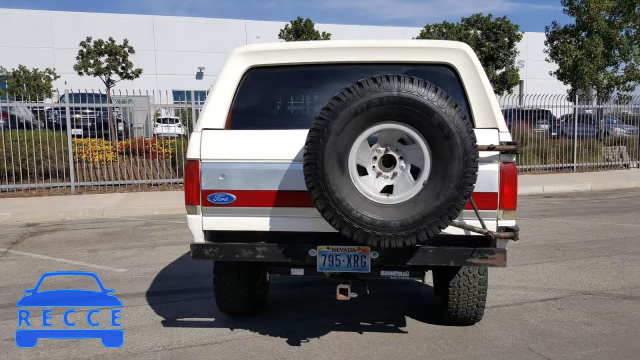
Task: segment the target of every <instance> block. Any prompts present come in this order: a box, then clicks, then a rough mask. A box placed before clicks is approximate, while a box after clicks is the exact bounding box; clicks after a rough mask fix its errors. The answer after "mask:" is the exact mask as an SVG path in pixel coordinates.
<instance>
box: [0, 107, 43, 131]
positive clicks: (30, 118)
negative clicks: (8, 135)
mask: <svg viewBox="0 0 640 360" xmlns="http://www.w3.org/2000/svg"><path fill="white" fill-rule="evenodd" d="M40 127H41V123H40V121H39V120H38V119H37V118H36V116H35V115H34V114H33V112H31V110H29V108H28V107H27V106H26V105H24V104H21V103H19V102H11V101H6V100H0V130H33V129H38V128H40Z"/></svg>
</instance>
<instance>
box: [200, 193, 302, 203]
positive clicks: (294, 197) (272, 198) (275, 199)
mask: <svg viewBox="0 0 640 360" xmlns="http://www.w3.org/2000/svg"><path fill="white" fill-rule="evenodd" d="M215 193H227V194H231V195H233V196H235V197H236V201H234V202H232V203H231V204H228V205H216V204H212V203H211V202H209V201H208V200H207V196H209V195H211V194H215ZM202 205H203V206H226V207H313V202H312V201H311V196H309V192H307V191H277V190H229V191H224V190H203V191H202Z"/></svg>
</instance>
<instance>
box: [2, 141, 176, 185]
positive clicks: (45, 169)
mask: <svg viewBox="0 0 640 360" xmlns="http://www.w3.org/2000/svg"><path fill="white" fill-rule="evenodd" d="M67 141H68V139H67V134H66V132H60V131H56V132H53V131H23V130H12V131H0V185H6V184H9V185H13V184H14V183H15V184H33V183H42V182H44V181H46V182H48V183H51V182H54V183H55V182H69V181H71V177H70V168H69V150H68V147H67V146H68V144H67ZM187 144H188V139H187V138H179V139H177V140H176V145H175V153H174V154H172V155H171V157H170V158H166V159H158V160H156V161H155V162H153V161H152V160H150V159H140V160H135V158H131V157H127V158H120V159H119V160H118V161H114V162H113V163H110V164H101V165H96V164H93V163H91V161H83V160H73V162H74V164H75V165H76V181H104V180H138V179H143V180H147V179H148V180H151V179H176V178H182V177H183V175H184V170H183V167H184V161H185V158H186V152H187ZM167 166H168V167H169V168H167ZM138 167H139V168H138ZM156 168H157V169H162V171H153V172H150V169H156ZM100 174H108V176H103V175H100ZM126 174H129V175H126ZM131 174H147V175H144V176H142V175H140V176H142V177H140V176H138V177H132V175H131ZM149 174H151V175H149Z"/></svg>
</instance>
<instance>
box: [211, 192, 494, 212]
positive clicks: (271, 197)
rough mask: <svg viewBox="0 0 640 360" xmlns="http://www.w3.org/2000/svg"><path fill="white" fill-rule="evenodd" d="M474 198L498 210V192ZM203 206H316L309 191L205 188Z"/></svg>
mask: <svg viewBox="0 0 640 360" xmlns="http://www.w3.org/2000/svg"><path fill="white" fill-rule="evenodd" d="M215 193H227V194H232V195H233V196H235V197H236V201H234V202H233V203H231V204H227V205H217V204H213V203H211V202H209V201H208V200H207V196H209V195H211V194H215ZM473 200H474V201H475V202H476V205H477V206H478V210H497V209H498V193H473ZM202 206H205V207H247V208H253V207H263V208H272V207H291V208H296V207H304V208H307V207H314V206H313V202H312V201H311V196H309V192H307V191H286V190H280V191H278V190H228V191H225V190H203V191H202ZM465 209H466V210H473V207H472V206H471V203H469V204H467V206H466V207H465Z"/></svg>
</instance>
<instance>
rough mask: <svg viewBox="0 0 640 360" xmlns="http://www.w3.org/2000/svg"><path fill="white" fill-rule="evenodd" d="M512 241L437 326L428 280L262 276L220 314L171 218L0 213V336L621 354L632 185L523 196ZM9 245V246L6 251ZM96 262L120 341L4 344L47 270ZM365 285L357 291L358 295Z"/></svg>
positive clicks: (388, 350)
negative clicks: (466, 306) (480, 310)
mask: <svg viewBox="0 0 640 360" xmlns="http://www.w3.org/2000/svg"><path fill="white" fill-rule="evenodd" d="M519 209H520V210H519V218H520V222H519V224H520V227H521V230H522V234H521V240H520V241H519V242H517V243H514V244H512V245H511V246H510V253H509V256H508V262H509V266H508V267H507V268H505V269H492V270H490V275H489V276H490V279H489V284H490V290H489V300H488V304H487V307H488V308H487V311H486V313H485V319H484V320H483V321H482V322H481V323H480V324H478V325H476V326H472V327H448V326H443V325H441V324H438V321H437V320H436V319H435V318H433V316H431V315H430V314H429V311H428V310H429V307H430V305H431V304H432V301H433V296H432V289H431V287H430V286H425V285H422V284H421V283H418V282H413V281H399V280H398V281H377V282H370V283H368V284H364V283H358V284H356V285H355V291H356V292H357V293H358V294H359V297H358V298H357V299H354V300H352V301H349V302H337V301H336V300H335V297H334V296H335V293H334V292H335V282H333V281H331V280H313V279H275V280H274V281H273V282H272V288H271V292H270V298H269V304H268V306H267V309H266V312H265V313H264V314H262V315H260V316H255V317H248V318H242V319H230V318H228V317H226V316H224V315H222V314H220V313H219V312H218V311H217V309H216V307H215V305H214V301H213V293H212V290H211V286H210V285H211V281H212V264H210V263H208V262H195V261H192V260H191V259H190V258H189V256H188V254H187V251H188V243H189V241H190V237H189V233H188V231H187V228H186V225H185V220H184V218H183V217H182V216H154V217H144V218H127V219H108V220H95V221H88V220H85V221H75V222H62V223H33V224H26V225H3V226H2V230H3V231H2V234H0V248H1V249H3V250H0V274H2V276H0V334H2V336H1V337H0V348H1V349H2V352H3V355H2V357H3V358H5V357H6V356H8V357H10V358H101V357H104V358H106V357H109V358H112V357H118V358H121V357H136V358H195V357H208V358H212V359H232V358H233V359H249V358H256V359H283V358H296V359H297V358H301V359H305V358H350V359H379V358H380V359H381V358H385V359H392V358H432V359H462V358H464V359H467V358H478V359H480V358H483V359H486V358H492V359H515V358H517V359H582V358H591V359H613V358H616V359H622V358H629V359H631V358H637V356H638V355H637V354H638V353H639V352H640V343H639V342H638V339H639V338H640V276H638V275H639V274H640V241H639V239H640V237H639V236H638V233H640V222H638V219H640V191H639V190H629V191H616V192H602V193H597V192H593V193H581V194H571V195H555V196H536V197H522V198H521V199H520V203H519ZM7 250H10V251H7ZM61 270H82V271H92V272H95V273H96V274H97V275H98V276H99V277H100V279H101V280H102V282H103V283H104V285H105V287H107V288H113V289H115V295H116V296H118V298H119V299H120V300H122V302H123V303H124V309H123V311H122V324H123V328H124V337H125V341H124V346H123V347H122V348H119V349H105V348H103V347H102V345H101V344H100V341H99V340H97V339H87V340H46V339H45V340H40V342H39V343H38V345H37V346H36V347H35V348H34V349H20V348H18V347H17V346H16V345H15V344H14V331H15V330H16V326H17V308H16V302H17V301H18V300H19V299H20V298H21V297H22V296H23V295H24V290H25V289H30V288H33V286H34V285H35V282H36V281H37V280H38V278H39V277H40V275H41V274H42V273H44V272H47V271H61ZM367 292H368V293H369V294H368V295H367Z"/></svg>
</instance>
